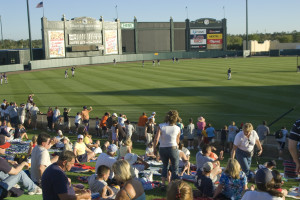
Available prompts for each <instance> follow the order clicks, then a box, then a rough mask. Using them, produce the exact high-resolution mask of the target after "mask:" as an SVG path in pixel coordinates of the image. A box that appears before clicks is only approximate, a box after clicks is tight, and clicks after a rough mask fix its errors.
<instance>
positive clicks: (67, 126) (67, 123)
mask: <svg viewBox="0 0 300 200" xmlns="http://www.w3.org/2000/svg"><path fill="white" fill-rule="evenodd" d="M70 111H71V108H69V109H67V108H64V112H63V116H64V128H65V130H67V132H69V133H70V134H72V131H71V129H70V128H71V124H70V119H69V112H70Z"/></svg>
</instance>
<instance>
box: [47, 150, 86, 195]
mask: <svg viewBox="0 0 300 200" xmlns="http://www.w3.org/2000/svg"><path fill="white" fill-rule="evenodd" d="M74 163H75V154H74V153H73V152H72V151H63V152H62V153H61V154H60V156H59V158H58V161H57V162H56V163H53V164H52V165H50V166H49V167H47V169H46V170H45V172H44V173H43V176H42V190H43V199H44V200H50V199H51V200H62V199H90V198H91V191H90V190H84V189H83V190H81V189H77V188H73V186H72V185H71V182H70V179H69V178H68V177H67V175H66V173H65V172H67V171H70V170H71V168H72V167H73V166H74Z"/></svg>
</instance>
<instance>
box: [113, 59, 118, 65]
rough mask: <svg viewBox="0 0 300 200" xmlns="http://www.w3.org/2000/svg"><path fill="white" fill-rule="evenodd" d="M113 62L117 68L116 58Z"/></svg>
mask: <svg viewBox="0 0 300 200" xmlns="http://www.w3.org/2000/svg"><path fill="white" fill-rule="evenodd" d="M113 62H114V66H116V64H117V61H116V59H115V58H114V60H113Z"/></svg>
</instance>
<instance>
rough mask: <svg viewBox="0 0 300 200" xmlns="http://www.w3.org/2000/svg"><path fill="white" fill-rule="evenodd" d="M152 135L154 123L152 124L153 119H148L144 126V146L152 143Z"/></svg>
mask: <svg viewBox="0 0 300 200" xmlns="http://www.w3.org/2000/svg"><path fill="white" fill-rule="evenodd" d="M153 135H154V123H153V119H152V118H150V119H149V121H148V122H147V123H146V126H145V138H146V146H148V144H149V143H150V142H152V138H153Z"/></svg>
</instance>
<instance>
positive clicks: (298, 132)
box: [288, 119, 300, 173]
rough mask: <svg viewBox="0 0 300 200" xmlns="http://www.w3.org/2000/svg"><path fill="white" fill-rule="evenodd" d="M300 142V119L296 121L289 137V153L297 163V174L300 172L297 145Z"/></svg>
mask: <svg viewBox="0 0 300 200" xmlns="http://www.w3.org/2000/svg"><path fill="white" fill-rule="evenodd" d="M299 141H300V119H298V120H296V121H295V123H294V124H293V127H292V129H291V131H290V135H289V144H288V147H289V152H290V154H291V155H292V157H293V161H294V162H295V163H296V173H299V172H300V161H299V156H298V150H297V144H298V142H299Z"/></svg>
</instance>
